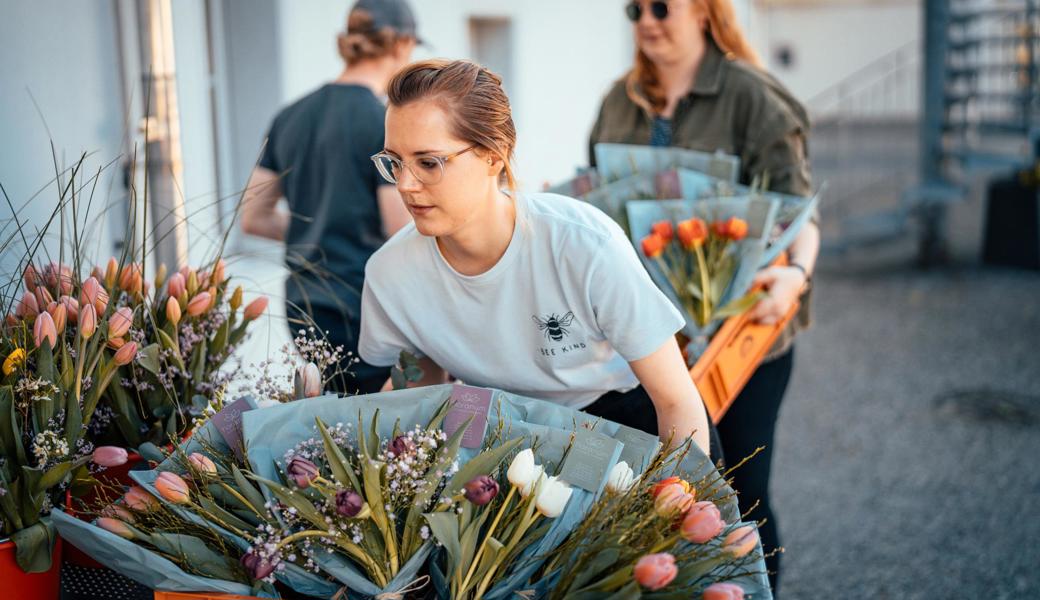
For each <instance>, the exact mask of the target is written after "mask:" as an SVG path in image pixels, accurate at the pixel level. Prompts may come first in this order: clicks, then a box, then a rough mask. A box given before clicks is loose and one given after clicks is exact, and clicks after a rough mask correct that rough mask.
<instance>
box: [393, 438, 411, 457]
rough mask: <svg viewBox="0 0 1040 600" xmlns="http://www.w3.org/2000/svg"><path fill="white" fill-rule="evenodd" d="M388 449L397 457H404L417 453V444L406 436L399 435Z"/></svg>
mask: <svg viewBox="0 0 1040 600" xmlns="http://www.w3.org/2000/svg"><path fill="white" fill-rule="evenodd" d="M386 449H387V450H388V451H389V452H390V453H391V454H393V455H394V456H395V457H397V456H404V455H405V454H410V453H412V452H415V442H413V441H412V440H411V439H410V438H408V437H406V436H403V435H399V436H397V437H395V438H394V441H392V442H390V445H389V446H387V448H386Z"/></svg>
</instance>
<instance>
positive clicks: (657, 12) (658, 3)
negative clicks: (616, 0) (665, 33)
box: [625, 0, 668, 23]
mask: <svg viewBox="0 0 1040 600" xmlns="http://www.w3.org/2000/svg"><path fill="white" fill-rule="evenodd" d="M625 14H627V15H628V19H629V20H630V21H632V22H633V23H638V22H639V19H642V18H643V5H642V4H640V3H639V2H631V3H629V5H628V6H626V7H625ZM650 14H652V15H653V16H654V18H655V19H657V20H658V21H663V20H665V19H667V18H668V3H667V2H664V1H663V0H655V1H654V2H651V3H650Z"/></svg>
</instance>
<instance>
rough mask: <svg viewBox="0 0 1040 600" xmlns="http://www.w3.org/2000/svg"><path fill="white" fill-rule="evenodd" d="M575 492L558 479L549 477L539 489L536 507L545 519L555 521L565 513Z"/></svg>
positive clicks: (535, 501) (535, 502)
mask: <svg viewBox="0 0 1040 600" xmlns="http://www.w3.org/2000/svg"><path fill="white" fill-rule="evenodd" d="M572 493H574V490H573V489H571V486H569V485H567V484H566V483H564V482H563V481H560V480H559V478H557V477H549V478H547V479H546V480H545V481H543V482H542V483H541V485H540V486H539V487H538V495H537V496H535V500H534V507H535V508H536V509H538V512H539V513H541V514H542V516H543V517H548V518H550V519H555V518H556V517H558V516H560V514H561V513H563V509H564V507H566V506H567V502H568V501H569V500H570V499H571V494H572Z"/></svg>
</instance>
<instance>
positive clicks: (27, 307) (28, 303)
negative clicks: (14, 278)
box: [15, 288, 40, 319]
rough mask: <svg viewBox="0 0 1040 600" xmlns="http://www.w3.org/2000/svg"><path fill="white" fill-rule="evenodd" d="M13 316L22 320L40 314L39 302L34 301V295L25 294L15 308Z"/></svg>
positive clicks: (30, 293)
mask: <svg viewBox="0 0 1040 600" xmlns="http://www.w3.org/2000/svg"><path fill="white" fill-rule="evenodd" d="M37 289H39V288H37ZM15 314H16V315H18V316H19V317H22V318H23V319H31V318H33V317H35V316H36V315H38V314H40V302H39V301H38V300H37V299H36V294H33V293H32V292H25V294H23V295H22V299H21V300H20V301H19V302H18V306H17V307H16V308H15Z"/></svg>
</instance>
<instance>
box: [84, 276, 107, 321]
mask: <svg viewBox="0 0 1040 600" xmlns="http://www.w3.org/2000/svg"><path fill="white" fill-rule="evenodd" d="M84 304H93V305H94V310H95V311H97V314H98V315H99V316H100V315H103V314H105V309H106V308H108V292H106V291H105V289H104V288H103V287H101V283H100V282H99V281H98V280H97V278H96V277H88V278H87V280H86V281H84V282H83V291H82V293H81V294H80V297H79V305H80V306H83V305H84Z"/></svg>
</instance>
